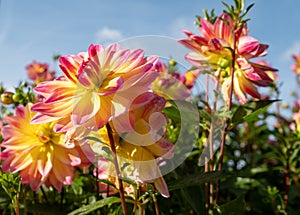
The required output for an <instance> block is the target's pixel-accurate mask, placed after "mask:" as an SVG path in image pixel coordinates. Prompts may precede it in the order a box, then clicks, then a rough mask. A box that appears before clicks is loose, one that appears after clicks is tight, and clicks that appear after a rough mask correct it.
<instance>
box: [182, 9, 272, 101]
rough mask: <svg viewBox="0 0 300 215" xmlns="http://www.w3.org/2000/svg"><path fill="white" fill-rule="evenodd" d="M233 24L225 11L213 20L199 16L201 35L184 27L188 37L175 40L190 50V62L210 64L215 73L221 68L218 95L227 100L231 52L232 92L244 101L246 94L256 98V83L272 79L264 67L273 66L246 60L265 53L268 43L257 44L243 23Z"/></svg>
mask: <svg viewBox="0 0 300 215" xmlns="http://www.w3.org/2000/svg"><path fill="white" fill-rule="evenodd" d="M224 20H225V21H224ZM235 25H236V23H234V22H233V20H232V19H231V18H230V16H229V15H228V14H222V15H221V16H220V17H218V18H217V19H216V21H215V23H211V22H209V21H208V20H205V19H203V18H201V19H200V26H201V27H200V28H199V30H200V32H201V34H202V36H198V35H195V34H193V33H192V32H189V31H184V33H185V34H186V35H187V37H188V38H187V39H183V40H179V43H181V44H182V45H184V46H185V47H187V48H189V49H191V50H192V51H193V52H191V53H189V54H187V55H186V59H187V60H188V61H189V62H190V63H192V64H193V65H194V66H196V67H198V68H199V69H207V68H212V69H214V70H217V71H218V73H219V72H221V74H220V79H221V80H220V81H221V84H222V95H223V98H224V100H225V101H226V102H227V103H228V102H229V91H230V90H229V88H230V86H231V69H230V68H231V67H232V58H233V52H235V62H234V66H235V73H234V83H233V92H234V94H235V95H236V96H237V98H238V99H239V102H241V103H245V102H246V101H247V96H246V95H247V94H249V95H251V96H252V97H254V98H257V99H259V98H260V93H259V92H258V90H257V87H256V86H263V87H265V86H268V85H269V84H270V83H272V79H271V78H270V77H269V76H268V75H267V74H266V71H272V72H274V71H277V70H276V69H274V68H272V67H269V66H266V65H263V64H257V63H253V62H250V61H249V60H250V59H252V58H256V57H261V56H264V55H266V49H267V48H268V45H265V44H261V43H259V41H258V40H256V39H255V38H253V37H250V36H248V29H247V28H246V25H242V26H241V27H239V28H238V29H236V28H235ZM216 76H218V74H217V75H216Z"/></svg>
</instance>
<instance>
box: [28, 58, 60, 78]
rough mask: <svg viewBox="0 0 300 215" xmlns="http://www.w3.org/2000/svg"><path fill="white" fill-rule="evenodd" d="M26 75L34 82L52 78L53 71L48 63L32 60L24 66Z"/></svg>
mask: <svg viewBox="0 0 300 215" xmlns="http://www.w3.org/2000/svg"><path fill="white" fill-rule="evenodd" d="M26 70H27V75H28V78H29V79H30V80H32V81H33V82H34V83H35V84H37V83H40V82H43V81H49V80H52V79H53V78H54V77H55V71H54V70H50V69H49V64H47V63H40V62H36V61H33V62H32V63H31V64H28V65H27V66H26Z"/></svg>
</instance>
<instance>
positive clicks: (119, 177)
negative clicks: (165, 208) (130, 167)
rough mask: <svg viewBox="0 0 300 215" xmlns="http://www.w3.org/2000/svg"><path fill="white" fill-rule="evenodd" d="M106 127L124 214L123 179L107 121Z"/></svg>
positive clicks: (125, 212) (125, 213)
mask: <svg viewBox="0 0 300 215" xmlns="http://www.w3.org/2000/svg"><path fill="white" fill-rule="evenodd" d="M106 129H107V135H108V139H109V143H110V147H111V151H112V152H113V163H114V166H115V170H116V174H117V179H118V184H119V193H120V198H121V204H122V211H123V214H124V215H127V211H126V202H125V195H124V187H123V181H122V176H121V171H120V167H119V163H118V158H117V152H116V146H115V141H114V138H113V134H112V129H111V127H110V125H109V123H107V124H106Z"/></svg>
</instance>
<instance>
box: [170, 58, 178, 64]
mask: <svg viewBox="0 0 300 215" xmlns="http://www.w3.org/2000/svg"><path fill="white" fill-rule="evenodd" d="M176 64H177V62H176V61H175V60H173V59H172V60H170V61H169V65H170V66H176Z"/></svg>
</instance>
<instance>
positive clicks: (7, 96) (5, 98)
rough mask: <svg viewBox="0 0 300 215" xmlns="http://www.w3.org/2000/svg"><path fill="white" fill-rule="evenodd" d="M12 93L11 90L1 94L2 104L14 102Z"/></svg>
mask: <svg viewBox="0 0 300 215" xmlns="http://www.w3.org/2000/svg"><path fill="white" fill-rule="evenodd" d="M13 95H14V94H13V93H12V92H8V91H5V92H4V93H2V94H1V102H2V104H6V105H10V104H12V103H14V101H13V99H12V96H13Z"/></svg>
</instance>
